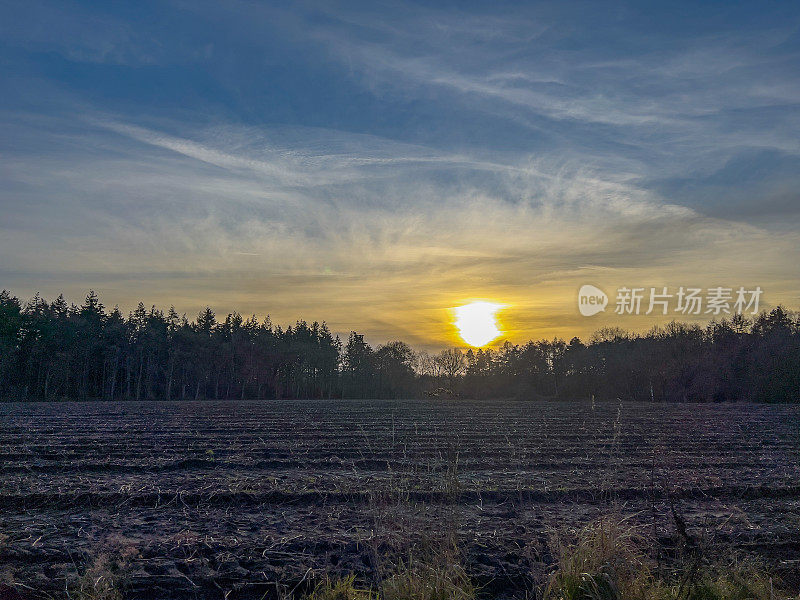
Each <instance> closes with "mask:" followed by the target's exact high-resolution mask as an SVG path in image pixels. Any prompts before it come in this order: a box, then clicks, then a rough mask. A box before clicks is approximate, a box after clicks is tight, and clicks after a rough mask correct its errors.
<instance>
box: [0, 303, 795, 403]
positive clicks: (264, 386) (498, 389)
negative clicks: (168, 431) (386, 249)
mask: <svg viewBox="0 0 800 600" xmlns="http://www.w3.org/2000/svg"><path fill="white" fill-rule="evenodd" d="M421 396H430V397H436V396H438V397H448V398H459V397H463V398H478V399H489V398H532V399H533V398H537V399H542V398H552V399H564V400H581V399H584V400H588V399H596V400H613V399H620V400H641V401H654V402H724V401H756V402H796V401H798V398H800V316H798V314H797V313H794V312H792V311H788V310H786V309H784V308H783V307H780V306H779V307H776V308H774V309H772V310H771V311H768V312H767V311H764V312H762V313H761V314H759V315H756V316H755V317H753V318H748V317H744V316H741V315H734V316H733V317H732V318H730V319H723V320H721V321H712V322H710V323H709V324H707V325H706V326H700V325H697V324H686V323H679V322H674V321H673V322H669V323H667V324H666V325H664V326H660V327H655V328H653V329H651V330H650V331H648V332H647V333H645V334H635V333H630V332H626V331H624V330H621V329H617V328H613V329H612V328H606V329H601V330H599V331H597V332H596V333H595V334H593V335H592V336H591V338H590V339H589V340H587V341H586V342H584V341H581V340H580V339H579V338H577V337H575V338H573V339H571V340H570V341H569V342H567V341H564V340H561V339H554V340H541V341H530V342H527V343H525V344H521V345H517V344H511V343H510V342H505V343H504V344H502V345H501V346H500V347H499V348H496V349H487V350H483V349H479V350H477V351H476V350H472V349H470V350H468V351H466V352H464V351H463V350H461V349H458V348H450V349H447V350H443V351H441V352H440V353H438V354H428V353H426V352H415V351H414V350H412V348H411V347H410V346H409V345H408V344H406V343H404V342H402V341H394V342H389V343H387V344H384V345H380V346H377V347H375V348H373V347H371V346H370V345H369V344H368V343H366V342H365V340H364V336H363V335H362V334H359V333H356V332H351V333H350V335H349V337H348V339H347V340H346V341H343V340H340V339H339V338H338V337H337V336H335V335H333V334H332V333H331V331H330V330H329V329H328V327H327V326H326V325H325V323H321V324H320V323H317V322H313V323H310V324H309V323H307V322H305V321H297V322H296V323H295V324H294V325H292V326H289V327H286V328H285V329H284V328H282V327H280V326H276V325H273V324H272V323H271V322H270V320H269V318H266V319H264V320H263V321H259V320H258V319H256V317H249V318H244V317H242V316H241V315H240V314H238V313H235V312H234V313H231V314H228V315H227V316H226V317H225V318H224V320H223V319H219V318H217V316H216V315H215V313H214V312H213V311H212V310H211V309H210V308H206V309H204V310H203V311H201V312H200V314H199V315H197V318H196V319H195V320H193V321H190V320H189V319H187V318H186V316H185V315H184V316H181V315H179V314H178V313H177V312H176V311H175V309H174V308H170V309H169V310H168V311H166V312H164V311H163V310H159V309H157V308H155V307H152V308H150V309H147V308H145V306H144V304H142V303H139V305H138V307H137V308H136V309H135V310H134V311H132V312H131V313H130V314H128V315H127V316H126V315H124V314H122V312H121V311H120V310H119V309H118V308H114V309H113V310H111V311H107V310H106V309H105V307H104V306H103V304H102V303H101V302H100V299H99V298H98V296H97V295H96V294H95V293H94V292H89V294H88V295H87V296H86V299H85V301H84V302H83V303H82V304H81V305H75V304H69V303H67V301H66V300H65V299H64V297H63V296H59V297H58V298H57V299H56V300H54V301H52V302H48V301H46V300H44V299H43V298H41V297H40V296H39V295H38V294H37V295H36V296H35V297H34V298H33V299H32V300H30V301H27V302H22V301H20V300H19V299H18V298H16V297H14V296H13V295H12V294H11V293H10V292H8V291H6V290H3V291H2V292H1V293H0V399H2V400H64V399H78V400H88V399H105V400H156V399H158V400H199V399H237V398H238V399H272V398H407V397H421Z"/></svg>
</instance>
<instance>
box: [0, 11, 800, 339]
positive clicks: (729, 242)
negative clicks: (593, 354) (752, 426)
mask: <svg viewBox="0 0 800 600" xmlns="http://www.w3.org/2000/svg"><path fill="white" fill-rule="evenodd" d="M798 109H800V6H798V5H797V3H792V2H774V3H770V2H739V3H731V2H703V3H625V4H621V3H613V4H612V3H597V2H585V3H580V2H547V3H491V4H490V3H442V4H436V3H419V4H413V3H384V2H380V3H375V2H370V3H346V4H345V3H343V4H336V3H298V4H292V5H287V4H284V3H280V4H279V3H256V2H226V3H212V2H202V1H200V2H159V3H149V2H138V3H116V2H110V3H70V2H53V3H48V2H35V1H34V2H31V1H27V2H19V3H15V2H4V3H2V6H0V159H1V162H0V211H2V215H3V216H2V219H0V287H7V288H9V289H11V290H12V291H14V292H15V293H18V294H20V295H22V296H28V295H31V294H33V293H34V292H35V291H37V290H39V291H41V292H42V293H43V294H45V295H47V296H53V295H55V294H57V293H59V292H61V291H64V292H65V293H67V294H68V296H70V297H72V298H74V299H76V300H77V299H80V298H81V297H82V295H83V294H84V293H85V291H86V290H87V289H88V288H90V287H91V288H93V289H95V290H97V291H98V293H100V295H101V297H102V298H103V299H104V301H105V302H106V303H107V304H114V303H119V304H120V305H121V306H122V307H123V308H130V307H131V306H132V305H135V303H136V302H138V301H139V300H140V299H141V300H144V301H145V302H146V303H155V304H159V305H162V306H166V305H169V304H170V303H174V304H175V306H176V308H178V310H180V311H186V312H188V313H189V314H190V315H191V314H193V313H194V312H196V311H197V310H198V309H199V308H200V307H202V306H204V305H205V304H207V303H208V304H211V306H212V307H214V308H215V309H217V310H218V311H219V312H222V313H224V312H227V311H230V310H234V309H237V310H239V311H242V312H244V313H248V314H249V313H256V314H259V315H264V314H266V313H270V314H271V315H272V317H273V319H274V320H276V321H278V322H290V321H291V320H294V319H295V318H300V317H302V318H306V319H319V320H323V319H325V320H327V321H328V322H329V323H331V325H332V327H333V328H334V330H336V331H340V332H343V333H346V332H347V331H348V330H349V329H353V328H355V329H359V330H363V331H366V332H367V333H368V334H369V335H370V337H371V339H373V340H374V341H385V340H387V339H394V338H403V339H406V340H408V341H411V342H413V343H415V344H418V345H423V346H424V345H431V346H436V345H442V344H445V343H448V341H449V340H450V339H451V332H450V330H449V329H448V328H447V326H446V325H445V324H444V323H445V322H446V320H447V319H446V312H445V309H446V308H447V307H450V306H454V305H456V304H458V303H460V302H462V301H464V300H466V299H470V298H486V299H491V300H496V301H500V302H502V303H505V304H508V305H509V309H508V314H507V315H506V321H507V323H508V327H509V336H510V337H511V338H512V339H513V340H514V341H522V340H523V339H527V338H528V337H545V336H546V337H550V336H552V335H556V334H558V335H570V334H572V333H576V334H586V333H587V332H588V331H590V330H591V329H593V328H596V327H599V326H603V325H608V324H622V325H624V326H628V327H632V328H636V327H645V326H647V325H648V323H647V322H645V321H642V322H638V321H626V322H624V323H617V322H615V321H614V316H613V315H601V316H600V317H598V318H597V319H596V320H593V321H591V322H588V321H586V320H585V319H583V318H581V317H580V316H579V315H577V311H576V310H575V307H574V305H573V302H572V299H573V296H574V293H575V290H577V288H578V287H579V286H580V285H581V284H583V283H594V284H597V285H601V286H606V287H608V288H610V289H613V288H614V287H615V286H619V285H643V286H649V285H670V286H679V285H698V286H702V287H709V286H712V285H730V286H738V285H746V286H754V285H761V286H762V287H763V288H765V300H766V301H767V302H768V303H771V304H777V303H778V302H783V303H785V304H787V305H789V306H791V307H797V306H798V304H800V302H798V299H799V298H798V296H800V285H799V284H798V281H799V278H798V276H799V275H800V268H798V265H797V260H796V258H795V257H796V256H797V252H798V250H800V244H799V243H798V241H799V239H798V234H797V231H798V225H800V218H798V217H800V197H798V183H800V181H799V180H800V175H798V174H799V173H800V110H798Z"/></svg>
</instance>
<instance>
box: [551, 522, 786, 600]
mask: <svg viewBox="0 0 800 600" xmlns="http://www.w3.org/2000/svg"><path fill="white" fill-rule="evenodd" d="M554 547H555V548H556V550H557V554H558V557H559V559H558V565H557V568H556V570H555V572H554V573H553V574H552V575H551V577H550V579H549V581H548V583H547V587H546V588H545V591H544V594H543V597H544V599H545V600H778V599H779V598H789V597H790V596H789V595H788V594H785V593H781V592H780V591H779V590H778V589H776V587H775V585H774V582H773V580H772V579H771V578H770V577H769V576H768V575H767V574H766V572H765V571H764V570H763V568H762V567H761V566H760V565H758V564H756V563H755V562H752V561H745V562H739V561H731V562H729V563H727V564H719V563H712V564H708V563H705V564H704V563H703V561H701V560H700V555H697V556H696V557H695V558H694V559H693V560H692V561H689V562H687V563H685V564H682V565H678V566H677V568H676V569H675V572H674V573H673V574H672V575H671V576H670V577H668V578H665V577H657V576H656V575H655V574H654V568H653V563H652V561H651V559H650V558H649V556H648V555H647V552H646V551H645V549H647V548H650V547H651V546H650V544H649V540H647V539H645V538H644V537H643V536H640V535H639V534H638V532H637V530H636V528H634V527H632V526H630V525H628V524H626V523H625V521H624V520H622V519H620V518H618V517H605V518H602V519H600V520H598V521H596V522H595V523H592V524H591V525H588V526H587V527H585V528H584V529H583V530H581V531H580V532H579V534H578V535H577V536H576V537H575V538H574V539H573V540H572V541H571V542H568V543H564V542H563V540H562V539H561V538H556V540H555V543H554Z"/></svg>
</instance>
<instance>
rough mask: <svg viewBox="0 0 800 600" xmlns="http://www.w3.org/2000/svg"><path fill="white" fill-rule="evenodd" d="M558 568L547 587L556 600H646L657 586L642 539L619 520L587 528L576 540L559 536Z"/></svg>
mask: <svg viewBox="0 0 800 600" xmlns="http://www.w3.org/2000/svg"><path fill="white" fill-rule="evenodd" d="M553 546H554V550H555V554H556V555H557V556H558V566H557V569H556V571H555V572H554V573H553V574H552V575H551V577H550V580H549V581H548V583H547V587H546V588H545V592H544V597H545V599H552V600H617V599H622V598H624V599H626V600H627V599H630V600H639V599H642V600H646V599H649V598H652V597H653V595H652V593H653V591H654V587H655V586H656V585H657V584H656V581H655V579H654V577H653V576H652V574H651V570H650V566H649V560H648V558H647V556H646V555H645V554H644V553H643V552H642V551H641V548H642V547H643V544H642V540H641V539H640V536H639V535H638V532H637V531H636V529H635V528H634V527H631V526H630V525H628V524H627V523H626V522H625V521H624V520H622V519H619V518H617V517H605V518H602V519H599V520H598V521H595V522H594V523H592V524H590V525H587V526H586V527H585V528H584V529H582V530H581V531H580V532H579V533H578V535H577V537H576V538H575V539H574V540H571V541H568V542H565V541H564V540H563V537H556V538H555V540H554V543H553Z"/></svg>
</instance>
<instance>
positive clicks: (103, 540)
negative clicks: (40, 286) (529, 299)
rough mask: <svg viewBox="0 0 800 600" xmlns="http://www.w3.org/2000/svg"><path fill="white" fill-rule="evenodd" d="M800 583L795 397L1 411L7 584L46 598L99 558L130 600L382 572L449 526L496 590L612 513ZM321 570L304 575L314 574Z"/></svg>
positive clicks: (534, 571)
mask: <svg viewBox="0 0 800 600" xmlns="http://www.w3.org/2000/svg"><path fill="white" fill-rule="evenodd" d="M669 498H672V501H673V503H674V504H675V506H676V507H677V509H678V510H679V511H680V513H681V514H682V515H683V518H684V519H685V521H686V523H687V524H688V527H689V533H690V534H691V535H692V536H693V537H695V538H696V539H697V540H700V541H701V542H702V543H703V544H704V545H706V546H708V547H714V548H719V549H720V552H722V551H725V552H728V551H735V552H741V553H745V554H748V555H756V556H759V557H761V558H763V559H764V560H765V561H766V562H767V563H768V564H769V566H770V567H771V568H772V569H774V570H776V571H777V572H779V573H780V574H781V575H782V576H783V577H784V578H785V579H786V580H787V581H789V582H792V581H793V582H795V583H797V584H800V565H799V564H798V560H797V559H798V557H799V556H800V407H796V406H771V405H753V404H728V405H685V404H684V405H658V404H618V403H598V404H597V405H595V406H592V405H591V404H589V403H586V402H573V403H564V402H524V401H514V402H511V401H496V402H470V401H458V400H453V401H447V400H432V399H426V400H411V401H339V400H333V401H264V402H147V403H133V402H125V403H119V402H117V403H106V402H88V403H42V404H39V403H31V404H14V403H10V404H0V581H3V578H6V579H9V578H13V580H14V581H17V582H23V583H24V584H25V585H27V586H30V587H31V588H35V589H37V590H41V591H45V592H47V593H50V594H53V595H56V594H59V593H60V594H62V595H63V590H64V589H65V586H66V585H68V584H69V582H70V581H73V580H74V579H75V578H76V577H77V575H78V573H79V572H80V571H81V570H82V569H83V568H84V566H85V565H86V564H87V563H89V562H90V561H91V560H92V557H96V556H97V555H98V553H106V554H108V555H110V556H122V557H124V562H125V563H126V565H127V566H126V571H125V579H126V590H127V591H126V597H128V596H129V597H132V598H156V597H157V598H176V599H178V598H180V599H184V598H223V597H225V594H226V593H227V594H228V595H227V598H229V599H233V598H263V597H265V594H266V596H267V597H269V596H270V595H272V594H274V593H275V591H276V590H277V589H278V587H277V586H278V584H283V585H287V586H289V588H291V587H292V586H293V585H294V584H296V583H298V582H301V581H303V580H304V578H305V580H306V581H308V580H309V573H310V574H320V573H324V572H334V573H342V574H346V573H357V574H359V575H360V576H362V577H365V578H370V577H377V576H378V575H379V573H380V570H381V568H382V561H383V560H384V558H383V557H385V556H387V555H388V554H391V553H400V554H403V553H404V552H408V551H409V548H411V547H412V546H413V545H415V544H420V543H425V542H426V540H431V539H435V538H436V537H437V536H439V535H441V534H442V532H443V531H447V530H449V531H451V532H453V533H454V534H455V535H457V537H458V540H459V542H460V544H461V545H462V547H463V549H464V559H465V562H466V565H467V568H468V571H469V573H470V574H471V575H472V576H473V577H474V578H475V579H476V581H478V582H479V583H480V584H482V585H483V590H484V594H485V595H487V596H495V597H503V596H511V595H515V594H517V595H518V594H521V593H522V591H524V590H525V589H526V588H528V587H530V585H531V584H532V582H535V581H537V580H541V579H542V578H543V577H545V575H546V573H547V571H548V569H549V568H550V567H551V565H552V562H553V557H552V556H551V555H550V551H549V549H548V540H549V539H550V537H551V535H552V532H553V531H554V530H558V529H563V528H565V527H576V526H579V525H581V524H583V523H586V522H588V521H589V520H591V519H593V518H595V517H596V516H598V515H600V514H602V513H605V512H608V511H609V510H616V511H618V512H620V513H622V514H623V515H624V516H628V517H630V518H632V519H633V520H635V521H638V522H640V523H641V525H642V526H643V527H647V528H650V529H651V530H652V533H653V535H655V537H657V538H658V539H659V540H661V541H662V542H663V544H664V546H665V547H667V548H668V547H670V544H671V543H673V542H674V541H675V539H676V531H675V524H674V516H673V514H672V511H671V510H670V506H669V505H670V503H669V500H668V499H669ZM309 570H311V571H309Z"/></svg>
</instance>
